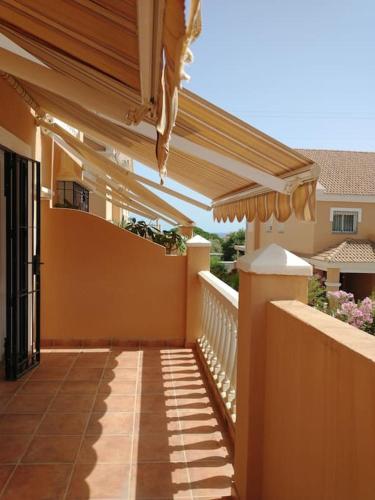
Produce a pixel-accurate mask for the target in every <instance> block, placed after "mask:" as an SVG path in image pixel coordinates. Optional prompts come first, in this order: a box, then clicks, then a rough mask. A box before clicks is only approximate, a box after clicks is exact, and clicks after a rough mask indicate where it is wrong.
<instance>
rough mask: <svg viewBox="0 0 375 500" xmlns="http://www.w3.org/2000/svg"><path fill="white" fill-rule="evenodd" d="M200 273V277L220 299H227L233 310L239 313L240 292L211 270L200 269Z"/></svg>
mask: <svg viewBox="0 0 375 500" xmlns="http://www.w3.org/2000/svg"><path fill="white" fill-rule="evenodd" d="M198 275H199V279H200V280H201V281H203V282H204V284H205V285H206V286H208V287H209V288H210V289H211V291H212V292H213V293H214V294H215V295H216V296H218V297H219V299H225V301H226V302H228V303H229V304H228V305H229V307H230V308H231V309H232V310H233V312H234V313H235V314H236V313H237V314H238V292H237V291H236V290H234V289H233V288H232V287H231V286H229V285H227V284H226V283H224V281H221V279H219V278H218V277H217V276H215V275H214V274H212V273H211V272H210V271H200V272H199V273H198Z"/></svg>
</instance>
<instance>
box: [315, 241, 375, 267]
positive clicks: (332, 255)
mask: <svg viewBox="0 0 375 500" xmlns="http://www.w3.org/2000/svg"><path fill="white" fill-rule="evenodd" d="M311 258H312V259H316V260H324V261H326V262H366V263H368V262H373V263H375V242H373V241H370V240H351V239H348V240H345V241H343V242H342V243H340V244H339V245H337V246H335V247H332V248H329V249H327V250H324V251H323V252H320V253H318V254H317V255H314V256H313V257H311Z"/></svg>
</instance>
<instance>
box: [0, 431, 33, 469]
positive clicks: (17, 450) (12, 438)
mask: <svg viewBox="0 0 375 500" xmlns="http://www.w3.org/2000/svg"><path fill="white" fill-rule="evenodd" d="M29 442H30V436H22V435H11V434H8V435H2V436H0V463H1V464H11V463H12V464H13V463H16V462H17V461H18V460H19V459H20V458H21V457H22V455H23V454H24V453H25V451H26V449H27V447H28V445H29Z"/></svg>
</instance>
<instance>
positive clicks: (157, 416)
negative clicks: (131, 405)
mask: <svg viewBox="0 0 375 500" xmlns="http://www.w3.org/2000/svg"><path fill="white" fill-rule="evenodd" d="M135 429H136V432H138V433H139V434H140V435H144V434H155V433H158V432H164V431H169V432H177V431H180V424H179V420H178V415H177V412H176V411H173V410H171V411H169V412H168V414H166V412H165V411H163V412H160V413H147V412H146V413H136V414H135Z"/></svg>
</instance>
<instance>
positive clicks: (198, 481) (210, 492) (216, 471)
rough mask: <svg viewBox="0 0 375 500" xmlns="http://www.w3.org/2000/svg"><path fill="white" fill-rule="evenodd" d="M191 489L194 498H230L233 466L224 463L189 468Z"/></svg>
mask: <svg viewBox="0 0 375 500" xmlns="http://www.w3.org/2000/svg"><path fill="white" fill-rule="evenodd" d="M188 470H189V476H190V481H191V489H192V492H193V497H194V498H204V497H208V498H212V499H214V498H215V499H217V498H222V497H225V496H230V494H231V485H232V478H233V466H232V464H230V463H226V462H225V461H221V462H220V461H219V462H213V463H210V464H204V466H199V464H197V465H196V466H189V467H188Z"/></svg>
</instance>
